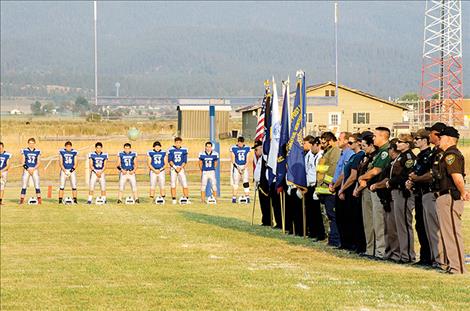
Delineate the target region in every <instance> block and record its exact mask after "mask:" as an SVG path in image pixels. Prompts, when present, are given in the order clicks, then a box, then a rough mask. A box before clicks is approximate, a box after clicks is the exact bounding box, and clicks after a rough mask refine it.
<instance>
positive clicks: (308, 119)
mask: <svg viewBox="0 0 470 311" xmlns="http://www.w3.org/2000/svg"><path fill="white" fill-rule="evenodd" d="M307 123H313V112H309V113H307Z"/></svg>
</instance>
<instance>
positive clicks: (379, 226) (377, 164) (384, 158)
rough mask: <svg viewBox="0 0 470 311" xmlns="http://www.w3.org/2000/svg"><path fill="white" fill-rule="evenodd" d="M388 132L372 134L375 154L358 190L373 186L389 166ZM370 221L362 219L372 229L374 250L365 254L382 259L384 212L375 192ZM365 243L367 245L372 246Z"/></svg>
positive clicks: (372, 195)
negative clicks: (375, 149) (375, 148)
mask: <svg viewBox="0 0 470 311" xmlns="http://www.w3.org/2000/svg"><path fill="white" fill-rule="evenodd" d="M389 139H390V130H389V129H388V128H386V127H377V128H376V129H375V132H374V145H375V146H376V147H377V149H378V150H377V154H376V155H375V156H374V158H373V160H372V163H371V165H370V169H369V170H368V171H367V172H366V173H365V174H364V175H362V176H360V177H359V179H358V181H359V188H362V189H363V188H366V187H369V186H370V185H372V184H374V183H375V182H376V181H378V178H380V177H379V176H380V173H381V172H382V171H383V170H384V169H385V168H386V167H387V166H388V165H389V164H390V161H391V159H390V155H389V153H388V147H389ZM371 200H372V219H369V218H366V217H364V219H363V220H364V227H369V228H370V227H372V228H373V230H374V237H375V241H374V242H375V243H374V244H375V248H374V249H369V248H368V249H367V251H366V254H367V255H370V256H374V257H376V258H378V259H383V258H384V255H385V248H386V245H385V240H386V239H385V234H386V232H385V211H384V207H383V205H382V203H381V202H380V198H379V197H378V195H377V193H376V192H371ZM374 244H372V243H367V245H374Z"/></svg>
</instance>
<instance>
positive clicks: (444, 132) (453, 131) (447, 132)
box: [439, 126, 460, 138]
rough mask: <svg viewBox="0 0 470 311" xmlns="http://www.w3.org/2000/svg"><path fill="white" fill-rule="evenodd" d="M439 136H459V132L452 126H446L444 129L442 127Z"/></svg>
mask: <svg viewBox="0 0 470 311" xmlns="http://www.w3.org/2000/svg"><path fill="white" fill-rule="evenodd" d="M439 135H440V136H449V137H455V138H459V137H460V134H459V131H457V129H456V128H455V127H452V126H447V127H446V128H445V129H443V130H442V131H441V132H440V133H439Z"/></svg>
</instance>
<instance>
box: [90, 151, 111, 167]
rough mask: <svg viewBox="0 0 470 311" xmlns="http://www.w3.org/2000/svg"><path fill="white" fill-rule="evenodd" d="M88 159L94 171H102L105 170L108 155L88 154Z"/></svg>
mask: <svg viewBox="0 0 470 311" xmlns="http://www.w3.org/2000/svg"><path fill="white" fill-rule="evenodd" d="M88 158H89V159H91V162H92V164H93V169H94V170H102V169H103V168H104V161H106V160H108V154H107V153H104V152H101V153H96V151H95V152H91V153H90V154H88Z"/></svg>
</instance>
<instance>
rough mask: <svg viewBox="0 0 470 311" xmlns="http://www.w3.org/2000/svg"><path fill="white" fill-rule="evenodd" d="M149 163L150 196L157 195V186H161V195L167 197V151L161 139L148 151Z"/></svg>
mask: <svg viewBox="0 0 470 311" xmlns="http://www.w3.org/2000/svg"><path fill="white" fill-rule="evenodd" d="M147 155H148V160H147V165H148V167H149V169H150V194H149V196H150V198H151V199H153V198H154V196H155V188H156V187H157V185H158V187H159V188H160V196H161V197H162V198H165V167H166V165H167V161H166V151H165V150H162V144H161V143H160V142H159V141H156V142H154V143H153V149H152V150H150V151H148V152H147Z"/></svg>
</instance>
